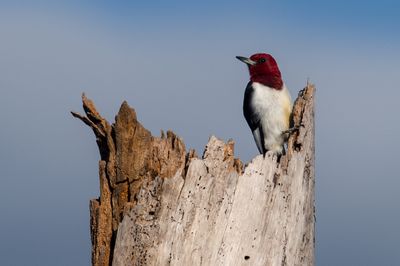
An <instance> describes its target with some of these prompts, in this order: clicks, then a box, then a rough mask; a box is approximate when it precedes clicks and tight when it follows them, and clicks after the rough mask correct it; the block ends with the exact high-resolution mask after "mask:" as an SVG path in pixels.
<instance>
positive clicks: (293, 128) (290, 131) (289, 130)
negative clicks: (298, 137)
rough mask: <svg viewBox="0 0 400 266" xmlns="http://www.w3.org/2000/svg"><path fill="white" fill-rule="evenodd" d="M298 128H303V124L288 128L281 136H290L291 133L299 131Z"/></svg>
mask: <svg viewBox="0 0 400 266" xmlns="http://www.w3.org/2000/svg"><path fill="white" fill-rule="evenodd" d="M300 127H304V125H303V124H300V125H299V126H294V127H291V128H289V129H288V130H285V131H283V132H282V135H286V134H288V135H290V134H292V133H293V132H295V131H299V130H300Z"/></svg>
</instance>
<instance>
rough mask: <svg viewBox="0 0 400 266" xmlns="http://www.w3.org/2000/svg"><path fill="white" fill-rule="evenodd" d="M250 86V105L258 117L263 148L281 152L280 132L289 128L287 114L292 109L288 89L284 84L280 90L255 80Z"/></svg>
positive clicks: (281, 137) (288, 114) (282, 140)
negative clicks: (261, 131) (251, 93)
mask: <svg viewBox="0 0 400 266" xmlns="http://www.w3.org/2000/svg"><path fill="white" fill-rule="evenodd" d="M252 86H253V89H254V94H253V97H252V102H251V105H252V108H253V110H254V112H256V113H257V116H259V117H260V123H261V125H262V129H263V135H264V144H265V148H266V149H267V150H270V151H273V152H278V153H281V152H282V145H283V142H284V138H283V136H282V132H283V131H285V130H287V129H288V128H289V116H290V113H291V110H292V104H291V99H290V94H289V91H288V89H287V88H286V86H285V85H283V88H282V89H281V90H276V89H273V88H270V87H267V86H265V85H262V84H260V83H257V82H254V83H253V85H252Z"/></svg>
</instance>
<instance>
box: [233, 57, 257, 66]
mask: <svg viewBox="0 0 400 266" xmlns="http://www.w3.org/2000/svg"><path fill="white" fill-rule="evenodd" d="M236 58H237V59H239V60H240V61H242V62H243V63H246V64H247V65H249V66H254V65H255V64H257V62H255V61H253V60H251V59H250V58H247V57H244V56H236Z"/></svg>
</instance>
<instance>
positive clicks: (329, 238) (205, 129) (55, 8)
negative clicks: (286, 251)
mask: <svg viewBox="0 0 400 266" xmlns="http://www.w3.org/2000/svg"><path fill="white" fill-rule="evenodd" d="M137 2H138V1H57V2H56V1H0V36H1V41H0V92H1V97H0V121H1V123H2V126H1V130H0V169H1V174H0V177H1V182H2V184H1V185H0V213H1V219H0V239H1V241H0V265H89V264H90V250H91V245H90V234H89V208H88V205H89V200H90V199H92V198H96V197H98V194H99V184H98V173H97V169H98V160H99V153H98V150H97V146H96V143H95V138H94V135H93V133H92V132H91V130H90V129H89V128H88V127H87V126H85V125H83V123H81V122H80V121H78V120H76V119H74V118H72V116H71V115H70V113H69V111H71V110H74V111H80V112H82V107H81V100H80V96H81V93H82V92H85V93H86V95H87V96H88V97H89V98H91V99H93V100H94V102H95V104H96V106H97V107H98V109H99V111H100V112H101V114H102V115H103V116H104V117H106V118H107V119H108V120H109V121H113V119H114V116H115V114H116V113H117V111H118V109H119V106H120V104H121V103H122V101H124V100H126V101H128V103H129V104H130V105H131V106H133V107H134V108H135V109H136V111H137V114H138V118H139V120H140V121H141V122H142V124H143V125H144V126H145V127H146V128H148V129H149V130H151V132H152V133H153V135H159V134H160V133H159V132H160V129H164V130H166V129H172V130H174V132H176V133H177V134H178V135H179V136H181V137H182V138H183V140H184V142H185V144H186V146H187V148H195V149H196V150H197V151H198V153H199V154H201V153H202V150H203V148H204V146H205V144H206V143H207V140H208V138H209V136H210V135H216V136H217V137H219V138H222V139H224V140H228V139H230V138H232V139H234V140H235V142H236V146H235V154H236V156H238V157H240V158H241V159H242V160H243V161H245V162H248V161H250V160H251V159H252V158H253V157H254V156H256V155H257V149H256V146H255V144H254V142H253V138H252V136H251V132H250V130H249V129H248V127H247V124H246V122H245V120H244V118H243V115H242V100H243V93H244V88H245V86H246V84H247V81H248V73H247V70H246V68H245V66H244V65H243V64H242V63H240V62H239V61H237V60H236V59H235V56H236V55H242V56H250V55H251V54H253V53H256V52H267V53H270V54H272V55H273V56H274V57H275V59H276V60H277V61H278V64H279V66H280V69H281V72H282V75H283V79H284V81H285V83H286V85H287V86H288V88H289V90H290V92H291V94H292V98H293V99H294V98H295V97H296V95H297V92H298V91H299V90H300V89H302V88H303V87H304V86H305V84H306V81H307V79H309V80H310V81H311V82H312V83H314V84H315V85H316V87H317V94H316V211H317V215H316V217H317V222H316V260H317V265H328V266H329V265H400V247H399V245H398V239H400V230H398V225H399V224H400V207H399V202H400V193H399V192H398V188H399V187H400V180H399V177H400V174H399V171H398V165H397V163H398V158H399V155H398V150H399V149H400V144H399V142H398V141H397V139H398V135H399V132H400V123H398V121H399V118H398V114H399V108H398V98H399V97H400V92H399V89H400V88H399V85H396V84H398V81H399V75H400V63H399V62H400V34H399V33H398V28H399V25H400V3H399V2H396V1H379V2H378V1H330V3H322V2H321V1H296V2H294V1H292V2H291V3H290V2H289V1H201V2H200V1H197V2H196V3H193V2H189V1H173V0H171V1H146V2H144V1H143V3H137Z"/></svg>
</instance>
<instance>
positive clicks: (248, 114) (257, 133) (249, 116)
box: [243, 81, 267, 154]
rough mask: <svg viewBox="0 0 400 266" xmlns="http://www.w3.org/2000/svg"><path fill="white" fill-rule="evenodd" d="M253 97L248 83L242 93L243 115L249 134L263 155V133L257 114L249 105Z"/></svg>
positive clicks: (250, 84) (250, 83)
mask: <svg viewBox="0 0 400 266" xmlns="http://www.w3.org/2000/svg"><path fill="white" fill-rule="evenodd" d="M253 95H254V88H253V86H252V82H251V81H250V82H249V83H248V84H247V87H246V90H245V92H244V100H243V114H244V117H245V118H246V121H247V124H248V125H249V127H250V129H251V132H252V133H253V137H254V140H255V142H256V145H257V148H258V150H259V152H260V153H262V154H265V153H266V152H267V151H266V150H265V145H264V131H263V129H262V127H261V123H260V117H259V114H257V113H256V112H255V110H254V109H253V107H252V104H251V102H252V98H253Z"/></svg>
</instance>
